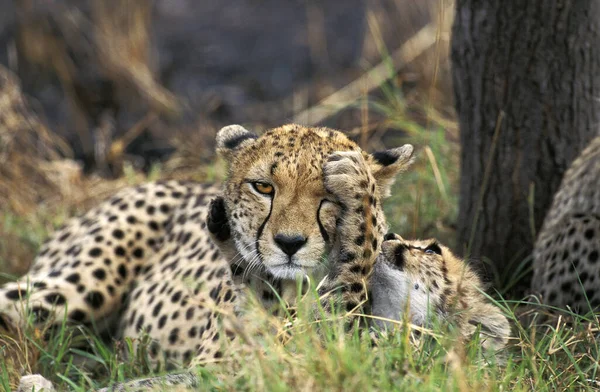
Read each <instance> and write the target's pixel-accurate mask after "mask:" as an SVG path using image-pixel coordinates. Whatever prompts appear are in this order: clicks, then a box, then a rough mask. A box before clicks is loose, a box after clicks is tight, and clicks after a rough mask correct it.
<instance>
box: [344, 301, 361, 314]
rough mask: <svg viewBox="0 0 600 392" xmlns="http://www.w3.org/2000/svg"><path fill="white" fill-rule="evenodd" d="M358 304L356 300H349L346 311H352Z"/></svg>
mask: <svg viewBox="0 0 600 392" xmlns="http://www.w3.org/2000/svg"><path fill="white" fill-rule="evenodd" d="M357 306H358V304H357V303H356V302H348V303H347V304H346V311H347V312H350V311H352V310H353V309H355V308H356V307H357Z"/></svg>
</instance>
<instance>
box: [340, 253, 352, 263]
mask: <svg viewBox="0 0 600 392" xmlns="http://www.w3.org/2000/svg"><path fill="white" fill-rule="evenodd" d="M354 259H356V254H354V253H352V252H347V251H346V252H342V254H341V255H340V263H350V262H352V261H354Z"/></svg>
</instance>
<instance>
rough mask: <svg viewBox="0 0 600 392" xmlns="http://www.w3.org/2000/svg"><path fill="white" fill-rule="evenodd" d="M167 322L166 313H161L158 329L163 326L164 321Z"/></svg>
mask: <svg viewBox="0 0 600 392" xmlns="http://www.w3.org/2000/svg"><path fill="white" fill-rule="evenodd" d="M166 322H167V315H166V314H163V315H162V316H160V318H159V319H158V329H162V328H163V327H164V326H165V323H166Z"/></svg>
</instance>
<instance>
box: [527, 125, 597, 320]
mask: <svg viewBox="0 0 600 392" xmlns="http://www.w3.org/2000/svg"><path fill="white" fill-rule="evenodd" d="M533 259H534V260H533V280H532V287H533V291H534V293H535V294H538V295H540V298H541V300H542V302H543V303H545V304H547V305H551V306H554V307H558V308H566V307H569V308H570V309H572V310H574V311H576V312H580V313H587V312H589V311H590V310H594V311H598V310H599V309H600V288H599V287H598V285H599V284H600V136H598V137H596V138H595V139H594V140H592V142H591V143H590V145H589V146H588V147H587V148H586V149H585V150H584V151H583V152H582V153H581V155H580V156H579V157H578V158H577V159H576V160H575V161H574V162H573V164H572V165H571V167H570V168H569V170H567V172H566V173H565V176H564V178H563V181H562V184H561V186H560V188H559V190H558V192H557V193H556V195H555V196H554V200H553V202H552V206H551V207H550V209H549V211H548V215H547V216H546V219H545V220H544V224H543V226H542V229H541V231H540V233H539V235H538V238H537V241H536V244H535V249H534V252H533Z"/></svg>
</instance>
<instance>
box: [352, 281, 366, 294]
mask: <svg viewBox="0 0 600 392" xmlns="http://www.w3.org/2000/svg"><path fill="white" fill-rule="evenodd" d="M363 290H364V286H363V284H362V283H358V282H355V283H352V284H351V285H350V291H352V292H353V293H360V292H361V291H363Z"/></svg>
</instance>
